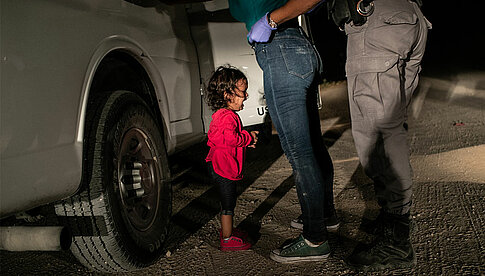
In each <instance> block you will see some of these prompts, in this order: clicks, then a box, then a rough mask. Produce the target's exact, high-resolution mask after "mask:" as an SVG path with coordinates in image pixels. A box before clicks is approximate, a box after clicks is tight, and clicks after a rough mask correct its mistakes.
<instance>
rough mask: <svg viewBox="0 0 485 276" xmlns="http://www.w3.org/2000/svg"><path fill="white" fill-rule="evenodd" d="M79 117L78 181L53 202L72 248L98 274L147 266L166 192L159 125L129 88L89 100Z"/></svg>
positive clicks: (158, 240) (158, 239) (160, 231)
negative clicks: (82, 132) (87, 115)
mask: <svg viewBox="0 0 485 276" xmlns="http://www.w3.org/2000/svg"><path fill="white" fill-rule="evenodd" d="M90 112H94V114H95V115H94V116H92V122H87V123H86V139H85V141H84V142H85V143H87V145H86V146H85V151H84V160H85V162H84V164H83V170H87V171H85V173H84V174H83V178H85V179H83V184H82V186H81V190H80V191H79V192H78V193H77V194H76V195H74V196H72V197H71V198H69V199H67V200H64V201H63V202H62V203H60V204H57V205H56V206H55V209H56V214H57V215H58V217H59V219H60V221H61V222H64V224H65V225H67V226H68V227H69V228H70V229H71V231H72V233H73V243H72V245H71V252H72V253H73V254H74V256H75V257H76V258H77V259H78V260H79V261H80V262H81V263H82V264H83V265H85V266H86V267H88V268H90V269H92V270H94V271H99V272H126V271H132V270H137V269H141V268H144V267H147V266H149V265H151V264H153V263H154V262H156V261H157V260H158V259H159V258H160V256H161V255H162V254H163V253H164V249H163V242H164V240H165V237H166V235H167V229H168V223H169V218H170V214H171V206H172V204H171V203H172V202H171V201H172V192H171V185H170V182H169V179H170V175H169V167H168V159H167V153H166V148H165V145H164V139H163V135H162V131H161V125H160V124H159V123H157V120H156V119H155V117H154V115H153V113H152V112H151V111H150V109H149V107H148V106H147V104H146V103H145V102H144V101H143V100H142V98H140V97H139V96H137V95H136V94H135V93H132V92H128V91H115V92H113V93H103V94H102V96H98V97H97V99H96V106H95V107H94V108H91V109H90Z"/></svg>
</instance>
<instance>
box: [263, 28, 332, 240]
mask: <svg viewBox="0 0 485 276" xmlns="http://www.w3.org/2000/svg"><path fill="white" fill-rule="evenodd" d="M254 50H255V52H256V58H257V61H258V64H259V66H260V67H261V69H262V70H263V72H264V93H265V97H266V103H267V105H268V108H269V113H270V116H271V120H272V121H273V124H274V126H275V128H276V130H277V132H278V136H279V139H280V143H281V147H282V148H283V151H284V152H285V155H286V157H287V158H288V160H289V162H290V164H291V166H292V168H293V174H294V177H295V184H296V190H297V194H298V199H299V201H300V206H301V211H302V219H303V236H304V237H305V239H307V240H309V241H311V242H313V243H319V242H322V241H325V240H326V239H327V232H326V228H325V223H324V217H328V216H330V215H331V214H332V213H333V212H334V206H333V165H332V160H331V159H330V155H329V154H328V151H327V149H326V147H325V145H324V144H323V139H322V133H321V129H320V118H319V115H318V107H317V95H318V93H317V85H318V83H317V82H316V77H317V73H318V66H319V58H318V54H317V52H316V51H315V50H314V48H313V46H312V45H311V43H310V42H309V41H308V39H307V38H306V36H305V35H304V33H303V31H302V30H301V29H299V28H288V29H286V30H282V31H277V32H276V33H275V35H274V37H273V39H272V40H271V41H270V42H269V43H257V44H256V45H255V46H254Z"/></svg>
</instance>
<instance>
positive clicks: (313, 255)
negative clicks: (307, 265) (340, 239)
mask: <svg viewBox="0 0 485 276" xmlns="http://www.w3.org/2000/svg"><path fill="white" fill-rule="evenodd" d="M328 256H330V246H329V245H328V241H325V242H324V243H322V244H321V245H319V246H318V247H311V246H309V245H308V244H307V243H306V242H305V239H304V238H303V235H300V236H299V237H298V238H296V239H295V240H293V241H292V242H291V243H290V244H288V245H286V246H283V248H280V249H274V250H273V251H272V252H271V254H270V255H269V257H270V258H271V259H272V260H274V261H277V262H280V263H296V262H304V261H322V260H325V259H327V258H328Z"/></svg>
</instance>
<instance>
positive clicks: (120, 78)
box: [88, 51, 158, 111]
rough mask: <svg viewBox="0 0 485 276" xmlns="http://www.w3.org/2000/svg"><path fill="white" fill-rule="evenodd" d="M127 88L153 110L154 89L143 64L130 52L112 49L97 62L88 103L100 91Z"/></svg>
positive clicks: (154, 102) (154, 101)
mask: <svg viewBox="0 0 485 276" xmlns="http://www.w3.org/2000/svg"><path fill="white" fill-rule="evenodd" d="M116 90H127V91H131V92H134V93H136V94H138V95H139V96H140V97H141V98H142V99H143V100H144V101H145V102H146V103H147V104H148V105H149V106H150V108H151V109H152V110H153V111H155V110H157V109H158V107H157V106H158V105H157V98H156V96H155V89H154V87H153V85H152V82H151V80H150V78H149V76H148V74H147V73H146V70H145V69H144V68H143V66H142V65H141V64H140V63H139V62H138V61H137V60H136V59H135V58H134V57H133V56H132V55H130V54H128V53H126V52H122V51H114V52H111V53H109V54H108V55H106V56H105V58H104V59H103V61H102V62H101V63H100V64H99V66H98V67H97V69H96V73H95V75H94V78H93V81H92V84H91V88H90V91H89V93H90V94H89V100H88V104H90V103H92V102H91V100H93V99H96V98H97V97H98V96H99V94H100V93H109V92H113V91H116Z"/></svg>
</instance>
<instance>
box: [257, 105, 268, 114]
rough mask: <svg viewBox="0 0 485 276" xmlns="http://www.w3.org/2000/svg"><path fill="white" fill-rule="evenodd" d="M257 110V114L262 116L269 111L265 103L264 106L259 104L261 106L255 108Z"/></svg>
mask: <svg viewBox="0 0 485 276" xmlns="http://www.w3.org/2000/svg"><path fill="white" fill-rule="evenodd" d="M257 110H258V115H259V116H264V114H266V113H268V112H269V111H268V106H267V105H266V106H261V107H258V108H257Z"/></svg>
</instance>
